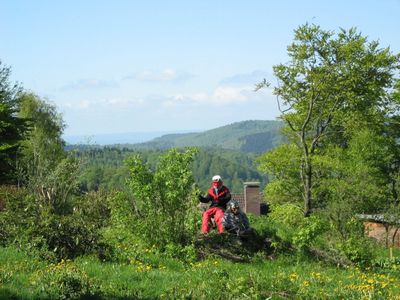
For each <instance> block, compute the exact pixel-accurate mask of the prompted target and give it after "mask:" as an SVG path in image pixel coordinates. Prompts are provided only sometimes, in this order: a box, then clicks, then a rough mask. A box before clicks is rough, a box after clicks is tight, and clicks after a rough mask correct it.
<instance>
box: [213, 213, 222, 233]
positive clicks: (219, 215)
mask: <svg viewBox="0 0 400 300" xmlns="http://www.w3.org/2000/svg"><path fill="white" fill-rule="evenodd" d="M223 217H224V211H223V210H222V209H221V208H217V207H216V210H215V216H214V220H215V223H217V228H218V232H219V233H222V232H224V226H223V225H222V218H223Z"/></svg>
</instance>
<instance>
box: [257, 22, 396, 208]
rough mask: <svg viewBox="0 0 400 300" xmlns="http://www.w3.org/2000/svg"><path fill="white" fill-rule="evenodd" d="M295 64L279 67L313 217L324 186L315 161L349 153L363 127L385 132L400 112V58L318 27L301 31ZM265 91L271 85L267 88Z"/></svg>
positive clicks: (351, 33) (288, 126) (292, 51)
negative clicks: (331, 150) (398, 94)
mask: <svg viewBox="0 0 400 300" xmlns="http://www.w3.org/2000/svg"><path fill="white" fill-rule="evenodd" d="M288 55H289V57H290V61H289V62H288V63H287V64H279V65H277V66H274V74H275V76H276V77H277V79H278V82H279V85H278V86H277V87H275V89H274V93H275V94H276V95H277V96H278V99H279V107H280V110H281V116H280V118H281V119H282V120H283V121H284V123H285V128H284V132H285V134H286V135H287V137H288V140H289V143H292V144H294V145H296V146H297V147H298V148H299V150H300V151H301V160H300V164H299V172H298V174H299V176H300V180H301V182H302V191H301V194H299V196H300V197H301V198H302V199H303V203H304V215H305V216H308V215H310V213H311V211H312V209H313V205H314V201H317V200H318V199H314V197H315V193H314V190H315V188H316V187H317V186H318V185H319V182H318V174H317V172H316V171H315V170H314V163H315V162H314V158H315V157H316V156H317V155H322V154H323V153H324V149H325V148H326V147H327V146H328V145H329V144H334V145H338V146H340V147H342V148H345V147H346V146H347V144H348V140H349V138H350V137H351V135H352V134H353V133H354V132H356V131H357V130H359V129H360V128H363V127H368V128H370V129H371V130H376V131H377V132H378V131H379V132H382V126H384V124H385V121H386V120H387V118H388V117H389V116H390V115H391V114H393V113H395V112H396V111H397V110H398V106H396V105H394V102H393V96H394V94H393V93H392V91H393V89H394V87H395V84H396V82H397V80H398V78H396V77H395V75H396V72H397V71H398V69H399V55H394V54H392V53H391V52H390V49H389V48H380V47H379V43H378V42H376V41H373V42H368V41H367V38H365V37H363V36H362V35H361V34H360V33H357V31H356V30H355V29H353V28H352V29H350V30H348V31H347V30H344V29H341V30H340V32H339V33H338V34H337V35H335V34H334V32H331V31H324V30H322V29H321V28H320V27H319V26H316V25H309V24H306V25H303V26H300V27H299V28H298V29H296V30H295V38H294V42H293V43H292V44H291V45H290V46H289V47H288ZM264 85H265V84H264Z"/></svg>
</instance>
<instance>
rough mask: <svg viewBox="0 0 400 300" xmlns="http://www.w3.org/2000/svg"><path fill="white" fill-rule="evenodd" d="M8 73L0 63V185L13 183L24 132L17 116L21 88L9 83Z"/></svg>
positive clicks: (23, 127)
mask: <svg viewBox="0 0 400 300" xmlns="http://www.w3.org/2000/svg"><path fill="white" fill-rule="evenodd" d="M10 73H11V71H10V68H9V67H6V66H4V65H3V64H2V62H1V61H0V183H6V182H15V168H16V165H15V157H16V153H17V151H18V148H19V146H20V144H19V143H20V141H21V140H22V138H23V136H24V133H25V130H26V127H25V121H24V120H23V119H22V118H20V117H18V114H17V113H18V110H19V108H20V100H21V99H20V97H19V92H20V91H21V88H20V87H19V86H18V85H17V84H12V83H10V81H9V77H10Z"/></svg>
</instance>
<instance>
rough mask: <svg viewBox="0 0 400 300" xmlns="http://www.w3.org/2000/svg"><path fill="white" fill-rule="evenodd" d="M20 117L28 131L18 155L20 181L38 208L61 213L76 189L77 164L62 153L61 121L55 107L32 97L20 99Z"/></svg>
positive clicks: (63, 145) (65, 153) (63, 144)
mask: <svg viewBox="0 0 400 300" xmlns="http://www.w3.org/2000/svg"><path fill="white" fill-rule="evenodd" d="M19 115H20V117H22V118H24V119H26V120H27V122H28V127H29V133H28V134H27V136H26V138H25V139H24V140H23V142H22V143H21V146H22V147H21V150H20V152H19V155H20V160H19V164H20V169H19V172H20V180H21V182H22V183H23V184H25V185H27V186H28V188H29V189H30V190H31V191H32V192H33V193H34V194H35V196H36V198H37V200H38V201H40V203H41V204H44V205H45V206H47V207H49V208H51V209H56V210H60V209H61V210H62V209H63V208H62V207H63V206H64V205H65V204H66V202H67V198H68V196H69V195H70V194H71V193H72V192H73V191H75V190H76V189H77V179H76V178H77V174H78V170H79V168H78V161H77V160H76V159H74V158H72V157H70V156H68V155H67V152H66V151H65V150H64V147H65V142H64V140H63V139H62V137H61V135H62V133H63V130H64V128H65V124H64V122H63V120H62V117H61V115H60V114H59V113H58V112H57V110H56V107H55V106H54V105H52V104H50V103H48V102H46V101H44V100H42V99H40V98H39V97H38V96H37V95H35V94H32V93H24V94H22V95H21V108H20V111H19Z"/></svg>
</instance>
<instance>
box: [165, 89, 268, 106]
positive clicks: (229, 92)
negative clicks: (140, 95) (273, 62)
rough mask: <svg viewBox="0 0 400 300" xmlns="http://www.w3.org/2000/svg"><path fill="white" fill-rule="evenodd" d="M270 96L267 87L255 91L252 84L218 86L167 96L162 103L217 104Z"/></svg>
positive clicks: (171, 104)
mask: <svg viewBox="0 0 400 300" xmlns="http://www.w3.org/2000/svg"><path fill="white" fill-rule="evenodd" d="M269 96H272V90H271V89H269V88H265V89H262V90H260V91H257V92H255V91H254V87H253V86H241V87H237V86H218V87H217V88H215V89H214V91H212V92H209V93H206V92H200V93H194V94H187V95H183V94H177V95H173V96H169V97H167V98H166V99H165V100H164V101H163V102H162V104H163V105H165V106H168V107H171V106H177V105H181V104H188V105H190V104H192V105H207V104H214V105H218V106H224V105H232V104H239V103H245V102H251V101H255V100H257V101H259V100H260V99H263V98H265V97H269Z"/></svg>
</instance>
